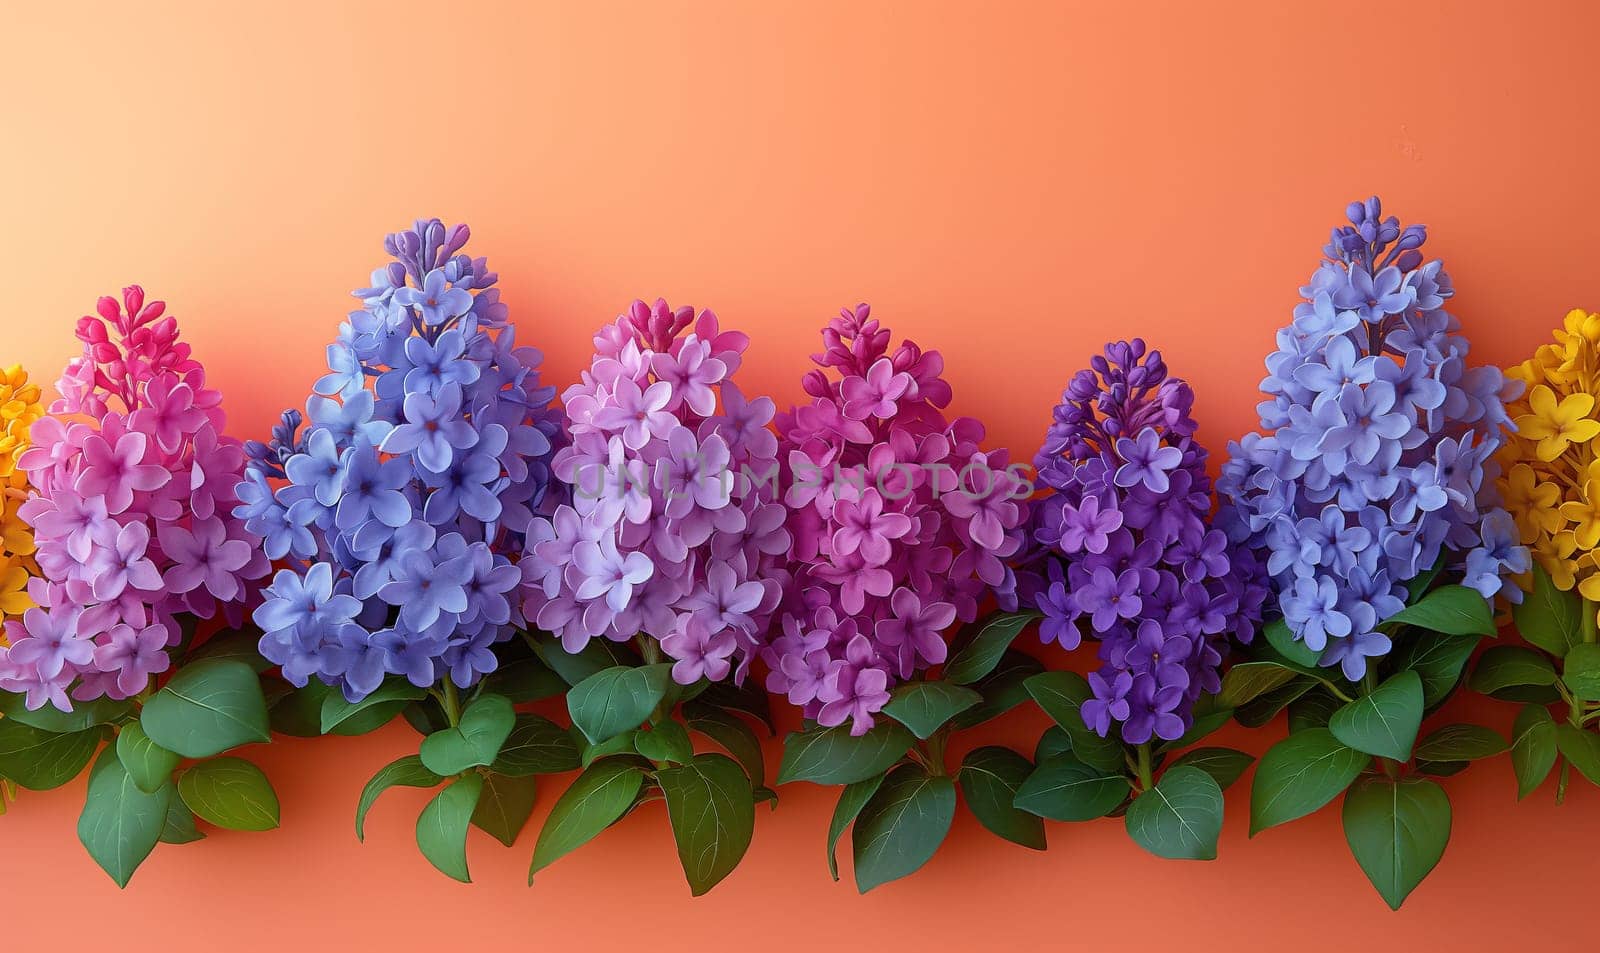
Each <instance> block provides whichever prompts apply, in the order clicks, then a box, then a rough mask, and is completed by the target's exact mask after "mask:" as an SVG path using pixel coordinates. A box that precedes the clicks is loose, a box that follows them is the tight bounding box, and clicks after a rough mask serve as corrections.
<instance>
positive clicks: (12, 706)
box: [0, 692, 133, 735]
mask: <svg viewBox="0 0 1600 953" xmlns="http://www.w3.org/2000/svg"><path fill="white" fill-rule="evenodd" d="M23 702H24V697H23V696H22V695H13V694H11V693H10V692H0V715H4V716H5V717H6V718H8V719H11V720H13V721H16V722H17V723H18V724H22V725H28V726H30V727H33V728H38V729H39V730H40V731H48V732H50V733H52V734H57V735H70V734H72V733H74V732H78V731H87V730H88V729H90V728H93V727H95V726H96V725H109V724H111V723H112V722H114V721H121V720H122V719H123V718H125V717H127V716H128V715H130V714H132V713H133V702H131V701H113V700H111V699H109V698H97V699H95V700H94V701H92V702H75V703H74V704H73V706H72V711H59V710H57V709H56V708H55V706H53V705H49V704H46V705H45V706H44V707H43V708H40V709H38V710H37V711H29V710H28V706H27V705H26V704H24V703H23Z"/></svg>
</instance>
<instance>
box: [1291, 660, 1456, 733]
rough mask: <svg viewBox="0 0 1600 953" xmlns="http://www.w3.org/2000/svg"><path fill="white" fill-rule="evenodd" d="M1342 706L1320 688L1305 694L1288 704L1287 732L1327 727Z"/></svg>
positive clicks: (1425, 690) (1424, 689)
mask: <svg viewBox="0 0 1600 953" xmlns="http://www.w3.org/2000/svg"><path fill="white" fill-rule="evenodd" d="M1456 641H1458V642H1459V641H1461V640H1460V639H1457V640H1456ZM1423 692H1424V694H1426V692H1427V687H1426V683H1424V687H1423ZM1343 704H1344V702H1341V701H1340V700H1339V699H1337V698H1335V697H1333V693H1331V692H1329V691H1328V690H1327V689H1326V688H1323V687H1321V686H1319V687H1317V688H1314V689H1312V690H1311V691H1308V692H1306V693H1305V694H1304V695H1301V696H1300V697H1299V698H1296V699H1295V700H1294V701H1292V702H1290V703H1289V732H1290V733H1291V734H1293V733H1294V732H1297V731H1301V730H1304V729H1306V728H1326V727H1328V719H1330V718H1332V717H1333V713H1334V712H1336V711H1338V710H1339V708H1340V706H1342V705H1343Z"/></svg>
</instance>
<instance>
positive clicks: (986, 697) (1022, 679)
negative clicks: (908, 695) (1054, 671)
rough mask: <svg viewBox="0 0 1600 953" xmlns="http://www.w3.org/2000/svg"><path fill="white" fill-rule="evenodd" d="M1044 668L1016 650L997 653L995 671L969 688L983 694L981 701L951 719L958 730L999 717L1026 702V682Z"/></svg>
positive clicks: (1030, 657) (1029, 656) (1036, 661)
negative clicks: (998, 654) (997, 661)
mask: <svg viewBox="0 0 1600 953" xmlns="http://www.w3.org/2000/svg"><path fill="white" fill-rule="evenodd" d="M1042 671H1044V665H1043V664H1041V663H1040V662H1039V660H1038V659H1036V658H1034V657H1033V656H1031V655H1028V654H1027V653H1025V652H1019V651H1017V650H1016V649H1007V650H1006V651H1005V653H1004V654H1002V655H1001V656H1000V664H999V665H996V666H995V668H994V671H992V672H990V673H989V674H987V675H985V676H984V677H982V678H980V679H978V680H977V681H976V682H973V683H972V688H973V690H974V691H976V692H977V693H978V694H979V695H982V696H983V702H982V704H978V705H974V706H972V707H971V708H968V709H967V710H966V711H964V712H962V713H961V714H959V715H957V716H956V717H955V718H954V719H952V721H951V724H952V725H954V726H955V727H956V728H958V729H964V728H971V727H974V726H976V725H981V724H983V723H984V722H986V721H988V720H990V719H991V718H998V717H1000V716H1001V715H1003V714H1005V713H1006V712H1008V711H1010V710H1012V709H1013V708H1016V707H1017V706H1018V705H1020V704H1022V703H1023V702H1025V701H1027V700H1028V698H1029V697H1030V696H1029V695H1028V687H1027V681H1028V679H1029V678H1032V677H1033V676H1035V675H1037V674H1039V673H1040V672H1042Z"/></svg>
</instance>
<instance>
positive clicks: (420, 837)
mask: <svg viewBox="0 0 1600 953" xmlns="http://www.w3.org/2000/svg"><path fill="white" fill-rule="evenodd" d="M482 794H483V775H481V774H479V773H478V772H476V771H473V772H472V773H470V774H463V775H462V776H461V777H460V778H457V779H456V781H455V783H453V784H451V785H450V786H449V787H447V788H445V789H444V790H443V791H440V792H439V793H438V794H437V795H435V796H434V799H433V800H431V801H429V802H428V806H427V807H425V808H423V809H422V814H421V815H420V816H418V818H417V847H418V848H420V849H421V850H422V856H424V857H426V858H427V859H428V863H430V864H432V865H433V866H434V869H436V870H438V871H439V872H440V873H442V874H444V875H445V876H447V877H450V878H451V879H453V880H459V881H461V882H462V883H471V882H472V875H471V873H469V872H468V870H467V826H468V825H469V824H471V823H472V815H473V814H474V813H475V812H476V811H477V809H478V798H479V796H481V795H482Z"/></svg>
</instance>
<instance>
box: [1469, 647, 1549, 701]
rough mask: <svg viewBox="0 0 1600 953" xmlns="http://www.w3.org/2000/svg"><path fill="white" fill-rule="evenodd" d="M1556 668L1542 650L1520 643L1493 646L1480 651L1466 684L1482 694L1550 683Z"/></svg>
mask: <svg viewBox="0 0 1600 953" xmlns="http://www.w3.org/2000/svg"><path fill="white" fill-rule="evenodd" d="M1555 683H1556V667H1555V666H1554V665H1551V664H1550V660H1549V659H1548V658H1546V657H1545V656H1544V655H1543V654H1542V653H1540V652H1536V651H1534V650H1533V649H1528V648H1523V647H1522V646H1520V645H1496V646H1494V647H1492V648H1490V649H1489V650H1488V651H1486V652H1484V653H1483V655H1482V656H1481V657H1480V658H1479V659H1478V665H1477V667H1476V668H1474V669H1473V670H1472V677H1471V678H1470V679H1468V681H1467V684H1469V685H1471V686H1472V690H1473V691H1475V692H1482V693H1483V694H1485V695H1493V694H1494V693H1496V692H1498V691H1501V690H1503V689H1506V688H1514V687H1518V686H1523V685H1554V684H1555Z"/></svg>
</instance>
